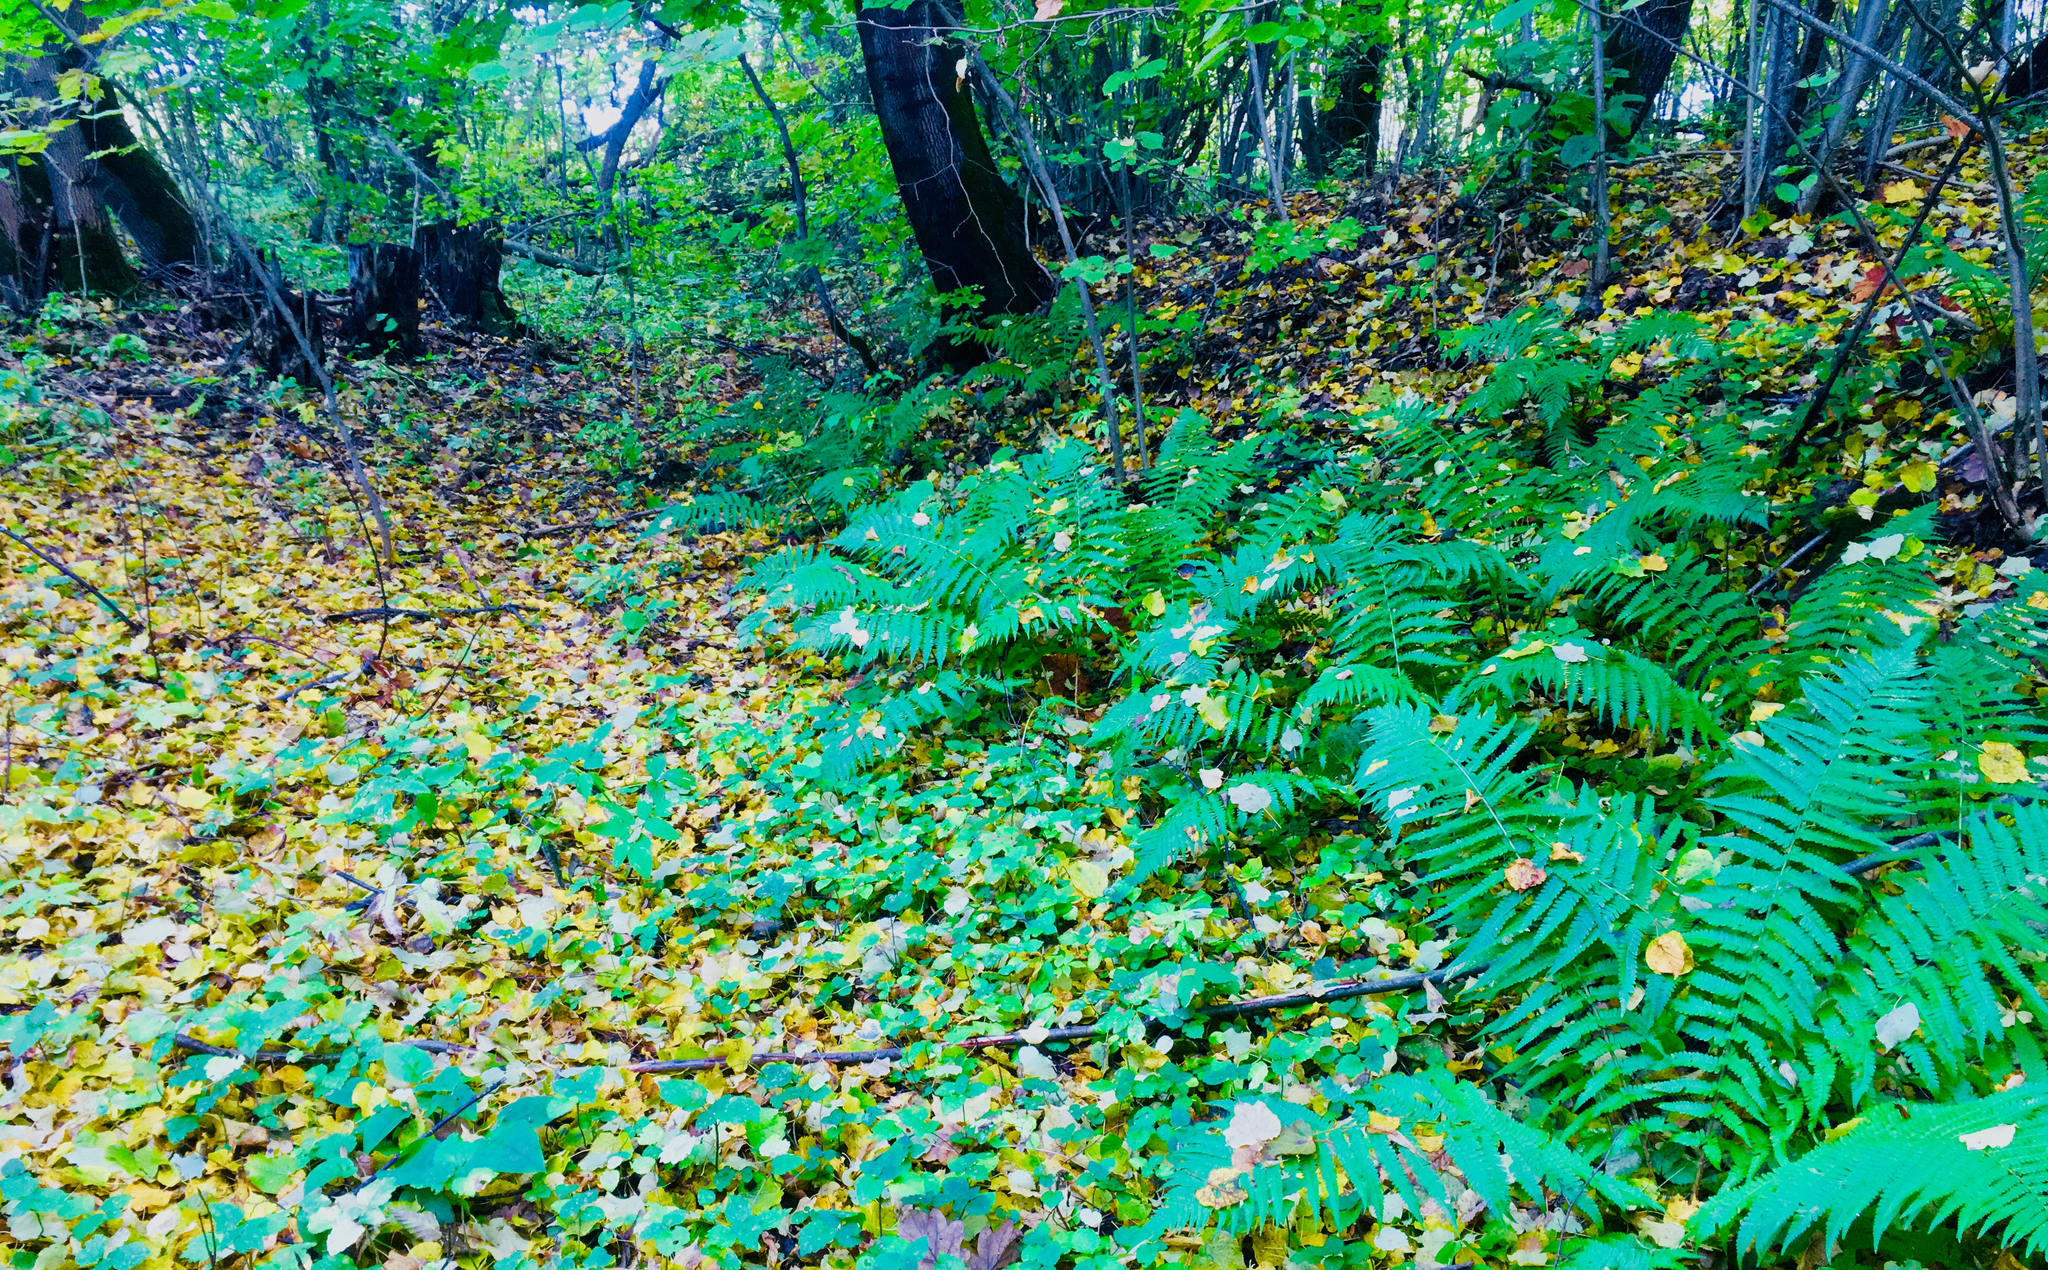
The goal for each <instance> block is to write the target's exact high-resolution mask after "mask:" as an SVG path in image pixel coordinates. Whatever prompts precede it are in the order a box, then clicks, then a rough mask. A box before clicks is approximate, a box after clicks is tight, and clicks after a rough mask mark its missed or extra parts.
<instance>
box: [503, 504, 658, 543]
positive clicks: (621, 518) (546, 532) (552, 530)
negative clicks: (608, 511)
mask: <svg viewBox="0 0 2048 1270" xmlns="http://www.w3.org/2000/svg"><path fill="white" fill-rule="evenodd" d="M667 510H668V509H667V508H665V507H649V508H647V509H646V510H644V511H637V512H623V513H621V514H619V515H617V516H598V517H595V518H593V519H591V520H578V521H572V522H570V523H569V524H566V525H535V526H534V527H533V528H531V529H522V530H520V531H519V534H520V536H521V537H522V538H552V537H554V536H555V535H556V534H573V533H575V532H576V531H577V530H579V529H607V528H610V527H612V526H614V525H624V524H627V523H629V522H632V521H636V520H647V519H649V518H651V517H654V516H659V515H660V514H661V513H662V512H664V511H667Z"/></svg>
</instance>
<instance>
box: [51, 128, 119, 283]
mask: <svg viewBox="0 0 2048 1270" xmlns="http://www.w3.org/2000/svg"><path fill="white" fill-rule="evenodd" d="M87 153H88V151H87V150H86V148H85V141H84V139H83V138H82V137H80V136H79V132H78V129H76V128H66V129H64V130H62V131H61V132H58V133H57V134H56V135H55V136H53V137H51V138H50V143H49V145H48V146H47V147H46V148H45V149H44V150H43V153H42V163H41V165H40V166H41V168H42V170H43V172H44V173H45V176H46V179H47V181H48V185H49V191H50V207H51V210H52V212H53V215H54V217H55V224H56V234H55V236H54V237H53V239H52V241H51V244H50V251H49V255H48V257H47V262H48V268H49V281H50V283H51V284H53V285H55V286H58V287H61V288H62V289H64V290H77V291H105V292H108V293H109V294H112V295H123V296H125V295H133V294H134V293H135V289H136V287H137V286H138V285H140V283H141V279H140V278H139V277H138V276H137V275H136V272H135V266H133V265H131V264H129V263H128V258H127V257H126V256H125V255H123V254H122V252H121V239H120V236H119V235H117V234H116V233H115V232H114V221H113V218H112V217H110V216H109V215H108V214H107V205H106V203H105V202H103V201H102V200H101V198H100V192H99V189H98V188H97V186H95V184H94V183H93V181H92V178H91V176H90V175H89V173H88V168H89V167H90V166H91V160H89V159H87V158H86V155H87Z"/></svg>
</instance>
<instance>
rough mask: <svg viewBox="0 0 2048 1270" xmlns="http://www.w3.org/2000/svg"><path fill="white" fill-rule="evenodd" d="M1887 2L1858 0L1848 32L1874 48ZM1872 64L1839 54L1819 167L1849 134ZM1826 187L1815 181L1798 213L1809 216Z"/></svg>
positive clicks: (1848, 53) (1859, 57)
mask: <svg viewBox="0 0 2048 1270" xmlns="http://www.w3.org/2000/svg"><path fill="white" fill-rule="evenodd" d="M1885 7H1886V0H1861V3H1859V4H1858V5H1857V6H1856V20H1855V29H1854V30H1852V31H1851V32H1850V34H1851V35H1853V36H1855V37H1856V38H1857V39H1858V40H1860V41H1862V42H1863V43H1864V44H1868V45H1873V46H1874V45H1876V43H1877V36H1878V32H1879V31H1880V30H1881V29H1882V28H1883V27H1884V18H1885ZM1870 69H1871V61H1870V59H1869V58H1867V57H1865V56H1864V55H1863V54H1861V53H1859V52H1857V51H1856V50H1855V49H1844V50H1843V51H1842V75H1841V78H1840V79H1838V80H1837V81H1836V82H1835V93H1834V108H1835V113H1834V117H1833V118H1831V119H1829V120H1828V127H1827V131H1826V132H1825V133H1822V134H1821V139H1820V145H1819V147H1818V148H1817V150H1816V151H1815V158H1816V161H1817V162H1818V163H1819V164H1820V166H1822V167H1826V166H1828V164H1830V163H1832V162H1833V161H1834V157H1835V152H1836V151H1837V150H1839V149H1840V148H1841V145H1842V142H1843V141H1844V140H1845V139H1846V138H1847V137H1848V135H1849V123H1850V121H1851V120H1853V119H1854V118H1855V117H1856V104H1857V103H1858V102H1859V101H1861V100H1862V99H1863V86H1864V85H1865V84H1866V83H1868V82H1869V79H1870ZM1825 188H1826V186H1825V184H1824V183H1823V182H1820V181H1815V182H1814V183H1813V186H1812V188H1810V189H1809V190H1807V191H1806V193H1805V194H1803V195H1801V196H1800V198H1799V210H1800V211H1801V212H1803V213H1805V214H1806V215H1809V216H1810V215H1812V214H1813V211H1814V209H1815V208H1816V207H1818V206H1819V205H1820V196H1821V191H1822V190H1824V189H1825Z"/></svg>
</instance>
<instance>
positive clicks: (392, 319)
mask: <svg viewBox="0 0 2048 1270" xmlns="http://www.w3.org/2000/svg"><path fill="white" fill-rule="evenodd" d="M420 270H421V258H420V253H419V252H418V251H416V250H414V249H413V248H411V247H407V246H403V245H401V244H399V243H364V244H360V245H355V246H351V247H350V248H349V249H348V306H349V307H348V325H347V326H345V327H344V328H343V331H342V338H343V342H344V343H345V344H347V345H348V346H350V347H353V348H357V349H361V350H362V351H364V352H366V353H369V354H371V355H375V354H378V353H382V354H384V355H385V356H386V357H389V358H392V359H395V360H401V361H409V360H411V359H412V358H415V357H418V356H419V354H420V296H421V294H422V290H423V285H424V282H423V279H422V278H421V275H420Z"/></svg>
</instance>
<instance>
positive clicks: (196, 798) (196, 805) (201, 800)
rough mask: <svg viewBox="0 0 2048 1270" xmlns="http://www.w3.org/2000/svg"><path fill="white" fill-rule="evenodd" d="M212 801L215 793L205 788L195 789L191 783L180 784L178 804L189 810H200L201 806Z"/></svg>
mask: <svg viewBox="0 0 2048 1270" xmlns="http://www.w3.org/2000/svg"><path fill="white" fill-rule="evenodd" d="M212 801H213V795H212V794H209V793H207V792H206V791H205V790H203V789H195V788H193V787H192V786H190V785H180V786H179V787H178V793H177V802H178V806H180V807H183V808H185V809H186V810H187V811H198V810H199V809H200V808H201V807H204V806H206V804H208V803H210V802H212Z"/></svg>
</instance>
